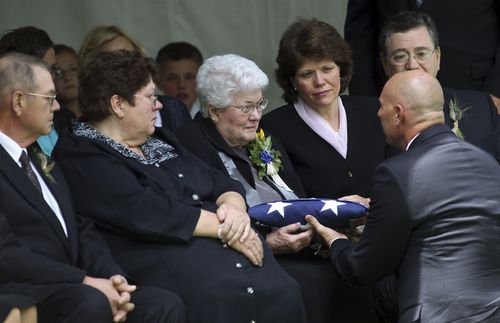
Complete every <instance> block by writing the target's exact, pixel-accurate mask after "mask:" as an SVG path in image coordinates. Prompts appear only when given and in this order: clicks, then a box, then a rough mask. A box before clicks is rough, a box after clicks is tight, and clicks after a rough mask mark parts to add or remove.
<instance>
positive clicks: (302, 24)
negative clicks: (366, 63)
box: [275, 19, 352, 103]
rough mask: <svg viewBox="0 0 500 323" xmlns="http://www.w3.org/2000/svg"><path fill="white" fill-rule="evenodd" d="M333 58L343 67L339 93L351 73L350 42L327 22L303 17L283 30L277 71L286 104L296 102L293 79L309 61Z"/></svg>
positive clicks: (345, 86) (296, 95)
mask: <svg viewBox="0 0 500 323" xmlns="http://www.w3.org/2000/svg"><path fill="white" fill-rule="evenodd" d="M323 59H328V60H332V61H334V62H335V64H337V65H338V66H339V68H340V92H343V91H344V90H345V89H346V88H347V85H348V84H349V81H350V80H351V76H352V52H351V47H350V46H349V44H348V43H347V42H346V41H345V40H344V38H342V36H340V34H339V33H338V32H337V30H336V29H335V28H334V27H333V26H331V25H329V24H327V23H326V22H323V21H319V20H316V19H311V20H304V19H301V20H299V21H297V22H295V23H293V24H292V25H291V26H289V27H288V29H287V30H286V31H285V32H284V33H283V35H282V36H281V40H280V45H279V50H278V56H277V57H276V63H278V68H277V69H276V70H275V75H276V80H277V82H278V84H279V86H280V87H281V88H282V89H283V91H284V93H283V96H282V97H283V99H284V100H285V101H286V102H287V103H293V102H296V101H297V99H298V93H297V91H296V90H295V89H294V87H293V84H292V82H291V79H292V78H293V77H294V76H295V74H296V72H297V70H298V69H299V68H300V66H301V65H302V64H303V63H304V62H305V61H306V60H323Z"/></svg>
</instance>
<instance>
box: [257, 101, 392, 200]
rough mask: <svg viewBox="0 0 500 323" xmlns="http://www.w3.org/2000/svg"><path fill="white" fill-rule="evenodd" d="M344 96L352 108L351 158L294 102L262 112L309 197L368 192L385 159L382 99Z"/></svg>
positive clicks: (348, 108)
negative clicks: (305, 118) (380, 112)
mask: <svg viewBox="0 0 500 323" xmlns="http://www.w3.org/2000/svg"><path fill="white" fill-rule="evenodd" d="M342 102H343V104H344V107H345V109H346V114H347V131H348V133H347V158H346V159H344V158H343V157H342V156H341V155H340V154H339V153H338V152H337V151H336V150H335V149H334V148H333V147H332V146H331V145H330V144H329V143H327V142H326V141H325V140H323V139H322V138H321V137H320V136H318V135H317V134H316V133H315V132H314V131H313V130H312V129H311V128H309V126H308V125H307V124H306V123H305V122H304V121H303V120H302V119H301V118H300V117H299V115H298V114H297V112H296V111H295V108H294V107H293V105H291V104H288V105H285V106H282V107H280V108H278V109H275V110H273V111H271V112H269V113H268V114H266V115H264V117H263V118H262V121H261V125H262V127H263V128H264V129H265V130H266V129H269V131H271V133H273V134H274V135H275V136H276V137H278V138H279V139H280V141H281V142H282V143H283V146H284V147H285V150H286V152H287V153H288V156H289V157H290V161H291V162H292V165H293V167H294V169H295V172H296V173H297V175H298V176H299V177H300V179H301V181H302V184H303V185H304V189H305V191H306V194H307V196H308V197H318V198H320V197H328V198H339V197H342V196H345V195H351V194H358V195H361V196H364V197H368V196H369V192H370V188H371V177H372V172H373V170H374V169H375V167H376V166H377V165H378V164H379V163H381V162H382V161H383V160H384V159H385V137H384V133H383V131H382V126H381V125H380V121H379V119H378V116H377V111H378V107H379V104H378V100H377V99H376V98H371V97H352V96H342Z"/></svg>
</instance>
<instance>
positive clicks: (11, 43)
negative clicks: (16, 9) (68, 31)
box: [0, 26, 54, 59]
mask: <svg viewBox="0 0 500 323" xmlns="http://www.w3.org/2000/svg"><path fill="white" fill-rule="evenodd" d="M52 46H54V43H53V42H52V40H51V39H50V37H49V35H48V34H47V33H46V32H45V31H43V30H41V29H38V28H36V27H33V26H26V27H20V28H17V29H13V30H9V31H7V33H5V34H4V35H3V36H2V38H1V39H0V55H2V54H5V53H8V52H18V53H24V54H28V55H32V56H36V57H38V58H42V59H43V57H44V56H45V54H46V53H47V50H49V49H50V48H52Z"/></svg>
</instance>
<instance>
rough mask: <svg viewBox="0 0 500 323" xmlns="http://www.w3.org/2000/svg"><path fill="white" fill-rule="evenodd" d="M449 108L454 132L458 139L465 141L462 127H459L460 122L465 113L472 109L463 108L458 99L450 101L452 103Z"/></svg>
mask: <svg viewBox="0 0 500 323" xmlns="http://www.w3.org/2000/svg"><path fill="white" fill-rule="evenodd" d="M448 107H449V108H450V120H451V122H452V123H453V128H452V130H453V132H454V133H455V135H457V137H458V138H460V139H464V138H465V137H464V134H463V132H462V130H460V127H459V126H458V122H459V121H460V120H462V118H463V116H464V114H465V112H466V111H467V110H469V109H470V107H462V106H461V105H460V104H459V103H458V101H457V98H453V99H451V100H450V103H449V104H448Z"/></svg>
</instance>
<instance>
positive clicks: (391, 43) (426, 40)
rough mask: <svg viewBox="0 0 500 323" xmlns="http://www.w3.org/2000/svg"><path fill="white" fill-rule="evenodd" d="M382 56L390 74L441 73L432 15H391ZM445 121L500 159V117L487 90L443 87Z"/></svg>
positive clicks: (382, 41)
mask: <svg viewBox="0 0 500 323" xmlns="http://www.w3.org/2000/svg"><path fill="white" fill-rule="evenodd" d="M379 48H380V50H381V52H380V60H381V62H382V66H383V69H384V71H385V75H386V76H387V77H388V78H390V77H391V76H393V75H394V74H396V73H399V72H403V71H406V70H423V71H426V72H427V73H429V74H431V75H433V76H434V77H436V76H437V74H438V71H439V67H440V60H441V50H440V48H439V36H438V32H437V29H436V25H435V23H434V21H433V20H432V18H431V17H430V16H429V15H428V14H426V13H423V12H417V11H405V12H401V13H398V14H396V15H394V16H391V17H389V18H388V19H387V20H386V21H385V23H384V25H383V27H382V29H381V31H380V35H379ZM443 91H444V99H445V104H444V106H443V110H444V115H445V123H446V124H447V125H448V126H450V128H452V129H453V131H454V132H455V134H457V135H458V136H460V137H462V138H463V139H464V140H465V141H467V142H469V143H472V144H474V145H476V146H478V147H479V148H482V149H484V150H486V151H487V152H489V153H490V154H492V155H493V156H494V157H495V158H496V159H497V160H498V161H500V117H499V115H497V113H496V112H497V111H496V109H495V106H494V104H493V102H492V99H491V97H490V96H489V95H488V93H486V92H479V91H467V90H457V89H450V88H446V87H443Z"/></svg>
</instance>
